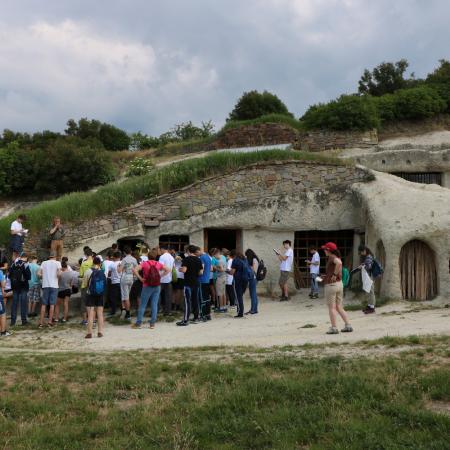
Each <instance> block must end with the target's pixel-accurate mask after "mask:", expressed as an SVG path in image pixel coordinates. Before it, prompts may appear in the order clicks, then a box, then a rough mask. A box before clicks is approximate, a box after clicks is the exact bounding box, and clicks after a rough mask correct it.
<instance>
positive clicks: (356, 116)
mask: <svg viewBox="0 0 450 450" xmlns="http://www.w3.org/2000/svg"><path fill="white" fill-rule="evenodd" d="M301 121H302V123H303V124H304V125H305V126H306V127H307V128H322V129H330V130H368V129H372V128H375V127H377V126H378V125H379V119H378V112H377V109H376V107H375V104H374V102H373V100H372V98H371V97H370V96H358V95H342V96H341V97H339V98H338V99H336V100H333V101H331V102H329V103H326V104H318V105H313V106H311V107H310V108H309V109H308V111H306V113H305V114H304V115H303V117H302V118H301Z"/></svg>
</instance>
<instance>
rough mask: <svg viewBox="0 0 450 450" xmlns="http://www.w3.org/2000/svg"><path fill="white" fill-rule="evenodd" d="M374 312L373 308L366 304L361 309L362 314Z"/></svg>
mask: <svg viewBox="0 0 450 450" xmlns="http://www.w3.org/2000/svg"><path fill="white" fill-rule="evenodd" d="M374 312H375V308H371V307H370V306H367V307H366V308H365V309H363V313H364V314H373V313H374Z"/></svg>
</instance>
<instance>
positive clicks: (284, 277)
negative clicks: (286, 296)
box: [278, 270, 291, 285]
mask: <svg viewBox="0 0 450 450" xmlns="http://www.w3.org/2000/svg"><path fill="white" fill-rule="evenodd" d="M290 274H291V272H288V271H287V270H280V281H279V282H278V283H279V284H281V285H284V284H286V283H287V282H288V280H289V275H290Z"/></svg>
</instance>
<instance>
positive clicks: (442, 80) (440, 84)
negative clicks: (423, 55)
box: [425, 59, 450, 113]
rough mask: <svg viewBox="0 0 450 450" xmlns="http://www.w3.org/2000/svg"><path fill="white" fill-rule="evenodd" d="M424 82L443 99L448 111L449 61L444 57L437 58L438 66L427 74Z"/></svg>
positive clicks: (449, 107) (448, 111) (449, 97)
mask: <svg viewBox="0 0 450 450" xmlns="http://www.w3.org/2000/svg"><path fill="white" fill-rule="evenodd" d="M425 83H426V85H427V86H430V87H432V88H433V89H435V90H436V91H437V92H438V93H439V95H440V96H441V97H442V98H443V99H444V100H445V102H446V104H447V107H446V112H447V113H450V62H449V61H447V60H446V59H441V60H439V67H437V68H436V69H435V70H434V71H433V72H432V73H430V74H428V76H427V78H426V80H425Z"/></svg>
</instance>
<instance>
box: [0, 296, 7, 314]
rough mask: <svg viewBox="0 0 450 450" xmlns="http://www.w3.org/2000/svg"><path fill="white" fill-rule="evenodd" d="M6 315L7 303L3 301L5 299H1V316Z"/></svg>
mask: <svg viewBox="0 0 450 450" xmlns="http://www.w3.org/2000/svg"><path fill="white" fill-rule="evenodd" d="M3 314H6V308H5V302H4V301H3V297H0V316H3Z"/></svg>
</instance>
